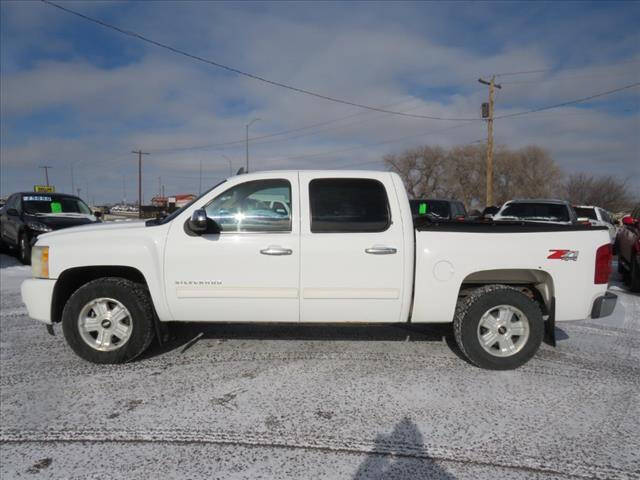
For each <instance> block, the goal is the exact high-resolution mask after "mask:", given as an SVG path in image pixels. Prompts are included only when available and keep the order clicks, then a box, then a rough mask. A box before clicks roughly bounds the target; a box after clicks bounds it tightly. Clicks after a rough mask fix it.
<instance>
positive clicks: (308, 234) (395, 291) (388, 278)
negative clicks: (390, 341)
mask: <svg viewBox="0 0 640 480" xmlns="http://www.w3.org/2000/svg"><path fill="white" fill-rule="evenodd" d="M336 175H340V176H336V178H326V177H322V178H314V175H313V173H304V172H300V198H301V201H300V204H301V205H302V213H303V215H302V218H303V219H304V221H303V225H302V237H301V240H302V241H301V246H302V259H301V289H302V299H301V302H302V305H301V320H302V321H304V322H368V323H374V322H398V321H400V311H401V307H402V300H403V289H404V288H407V287H406V286H403V278H404V259H405V256H406V255H407V252H405V251H404V248H403V247H404V241H403V240H404V235H403V230H402V221H401V220H400V208H399V204H398V202H397V199H396V196H395V190H394V186H393V182H392V180H391V176H390V174H388V173H380V174H371V178H358V177H355V176H352V177H349V174H347V173H345V175H341V174H336ZM409 288H410V287H409Z"/></svg>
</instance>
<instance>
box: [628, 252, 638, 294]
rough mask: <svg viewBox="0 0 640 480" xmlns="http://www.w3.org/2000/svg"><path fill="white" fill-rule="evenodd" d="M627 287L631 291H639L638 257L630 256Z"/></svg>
mask: <svg viewBox="0 0 640 480" xmlns="http://www.w3.org/2000/svg"><path fill="white" fill-rule="evenodd" d="M629 289H630V290H631V291H632V292H640V258H638V257H637V256H635V255H634V256H633V257H631V273H629Z"/></svg>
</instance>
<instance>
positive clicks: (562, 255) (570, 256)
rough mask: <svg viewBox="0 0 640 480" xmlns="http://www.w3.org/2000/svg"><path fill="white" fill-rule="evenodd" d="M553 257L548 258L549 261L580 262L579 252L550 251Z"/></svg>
mask: <svg viewBox="0 0 640 480" xmlns="http://www.w3.org/2000/svg"><path fill="white" fill-rule="evenodd" d="M549 251H550V252H551V255H549V256H548V257H547V258H548V259H549V260H567V261H568V260H573V261H574V262H575V261H576V260H578V253H580V252H579V251H578V250H549Z"/></svg>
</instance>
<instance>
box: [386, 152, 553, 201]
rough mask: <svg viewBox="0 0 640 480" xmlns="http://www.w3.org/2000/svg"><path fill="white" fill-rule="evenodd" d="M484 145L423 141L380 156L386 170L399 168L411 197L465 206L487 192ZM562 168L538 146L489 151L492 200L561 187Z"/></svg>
mask: <svg viewBox="0 0 640 480" xmlns="http://www.w3.org/2000/svg"><path fill="white" fill-rule="evenodd" d="M485 152H486V148H485V146H484V145H481V144H480V145H478V144H476V145H464V146H457V147H453V148H451V149H449V150H445V149H443V148H441V147H437V146H435V147H432V146H424V147H419V148H414V149H410V150H407V151H405V152H403V153H401V154H399V155H398V154H391V155H387V156H385V157H384V161H385V163H386V165H387V166H388V167H389V168H390V170H392V171H394V172H396V173H398V174H399V175H400V177H402V180H403V181H404V183H405V186H406V188H407V192H408V193H409V196H410V197H411V198H425V197H435V198H456V199H459V200H462V201H463V202H464V203H465V205H466V206H467V208H481V207H483V206H484V201H485V197H486V195H485V192H486V182H485V179H486V156H485V155H486V153H485ZM562 178H563V173H562V170H561V169H560V168H559V167H558V166H557V165H556V163H555V162H554V161H553V159H552V158H551V155H550V154H549V153H548V152H547V151H546V150H544V149H542V148H540V147H537V146H529V147H525V148H522V149H519V150H510V149H508V148H506V147H504V146H502V147H498V148H496V150H495V152H494V185H493V191H494V194H495V198H496V201H497V202H498V203H499V204H501V203H504V202H505V201H507V200H510V199H512V198H516V197H523V198H534V197H540V198H543V197H547V198H548V197H553V196H558V195H560V194H561V192H563V189H562Z"/></svg>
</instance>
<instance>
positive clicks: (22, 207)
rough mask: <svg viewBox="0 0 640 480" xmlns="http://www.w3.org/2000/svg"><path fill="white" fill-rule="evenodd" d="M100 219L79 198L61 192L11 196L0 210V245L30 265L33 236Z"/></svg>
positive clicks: (24, 193)
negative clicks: (13, 251)
mask: <svg viewBox="0 0 640 480" xmlns="http://www.w3.org/2000/svg"><path fill="white" fill-rule="evenodd" d="M99 221H100V220H99V219H98V217H96V216H95V215H94V214H93V213H92V212H91V209H90V208H89V207H88V206H87V204H86V203H84V202H83V201H82V200H81V199H79V198H78V197H75V196H73V195H65V194H61V193H33V192H20V193H14V194H13V195H11V196H10V197H9V198H8V199H7V203H6V204H5V206H4V207H2V209H0V244H1V245H2V247H9V248H11V249H14V250H17V251H18V255H19V258H20V260H21V261H22V263H24V264H25V265H28V264H29V263H30V262H31V245H33V242H35V239H36V237H37V236H38V235H39V234H41V233H45V232H51V231H53V230H59V229H61V228H67V227H75V226H77V225H86V224H88V223H96V222H99Z"/></svg>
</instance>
